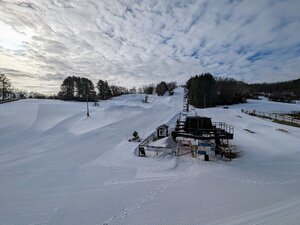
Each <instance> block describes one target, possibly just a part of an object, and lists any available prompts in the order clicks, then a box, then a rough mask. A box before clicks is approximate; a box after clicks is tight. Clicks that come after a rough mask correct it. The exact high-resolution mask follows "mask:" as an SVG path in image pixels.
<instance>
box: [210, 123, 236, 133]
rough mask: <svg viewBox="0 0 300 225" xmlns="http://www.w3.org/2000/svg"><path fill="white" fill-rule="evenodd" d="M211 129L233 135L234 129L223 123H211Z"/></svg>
mask: <svg viewBox="0 0 300 225" xmlns="http://www.w3.org/2000/svg"><path fill="white" fill-rule="evenodd" d="M212 125H213V127H215V128H217V129H221V130H224V131H226V132H227V133H229V134H234V127H233V126H231V125H229V124H227V123H224V122H212Z"/></svg>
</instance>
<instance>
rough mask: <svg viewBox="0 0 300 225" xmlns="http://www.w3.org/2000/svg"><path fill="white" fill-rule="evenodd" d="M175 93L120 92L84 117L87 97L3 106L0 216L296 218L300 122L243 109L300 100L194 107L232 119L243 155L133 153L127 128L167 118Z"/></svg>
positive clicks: (169, 220)
mask: <svg viewBox="0 0 300 225" xmlns="http://www.w3.org/2000/svg"><path fill="white" fill-rule="evenodd" d="M182 95H183V93H182V90H180V89H179V90H176V92H175V95H174V96H171V97H168V96H164V97H156V96H151V97H150V103H149V104H143V103H141V101H142V98H143V96H141V95H128V96H122V97H118V98H114V99H113V100H108V101H104V102H101V103H100V106H99V107H93V106H91V117H90V118H86V117H85V104H84V103H75V102H62V101H51V100H22V101H18V102H12V103H8V104H3V105H0V132H1V136H0V225H12V224H13V225H29V224H30V225H38V224H39V225H50V224H52V225H67V224H68V225H102V224H109V225H110V224H130V225H134V224H136V225H156V224H163V225H183V224H184V225H189V224H218V225H219V224H299V221H300V214H299V211H300V183H299V182H300V129H299V128H292V127H288V126H284V125H279V124H275V123H272V122H270V121H267V120H262V119H260V118H255V117H251V116H248V115H245V114H242V113H241V112H240V109H241V108H246V109H250V108H251V107H257V108H258V110H260V111H289V109H290V110H299V111H300V105H289V104H284V103H282V104H281V103H271V102H266V101H251V102H250V103H249V104H244V105H236V106H232V107H230V108H229V109H223V108H221V107H220V108H211V109H205V110H197V113H198V114H200V115H204V116H210V117H212V118H213V121H224V122H227V123H229V124H232V125H234V127H235V136H234V141H233V144H234V145H235V148H236V149H238V150H239V151H241V152H242V157H241V158H239V159H235V160H233V161H232V162H223V161H221V160H215V161H210V162H204V161H203V160H201V159H192V158H191V157H189V156H186V157H182V158H178V159H177V158H172V157H170V156H166V157H158V158H138V157H136V156H134V155H133V149H134V148H135V147H136V145H137V144H136V143H129V142H128V141H127V139H129V138H130V136H131V134H132V133H133V131H134V130H137V131H138V132H139V134H140V136H142V137H145V136H146V135H147V134H149V133H151V132H153V130H154V129H155V127H157V126H158V125H161V124H162V123H165V122H167V121H168V120H170V119H171V118H172V117H173V116H174V115H175V114H176V113H178V112H179V110H180V109H181V106H182ZM278 128H281V129H284V130H287V131H288V133H286V132H282V131H278V130H277V129H278ZM244 129H249V130H252V131H254V132H255V133H249V132H248V131H246V130H244Z"/></svg>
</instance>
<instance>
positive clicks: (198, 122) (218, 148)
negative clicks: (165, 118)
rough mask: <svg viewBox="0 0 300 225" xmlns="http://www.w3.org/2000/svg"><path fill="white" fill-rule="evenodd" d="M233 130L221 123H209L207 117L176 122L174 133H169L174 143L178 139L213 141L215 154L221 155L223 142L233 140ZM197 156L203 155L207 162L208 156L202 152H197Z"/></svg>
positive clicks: (196, 117)
mask: <svg viewBox="0 0 300 225" xmlns="http://www.w3.org/2000/svg"><path fill="white" fill-rule="evenodd" d="M233 134H234V128H233V126H231V125H228V124H226V123H223V122H211V118H209V117H201V116H187V117H186V118H185V120H184V121H180V120H178V121H177V125H176V128H175V131H173V132H172V133H171V136H172V137H173V139H174V141H177V139H178V138H181V139H182V138H190V139H194V140H199V141H202V142H203V143H204V142H206V141H214V144H215V147H214V152H215V154H221V155H222V154H223V151H222V146H223V145H224V142H227V145H228V140H230V139H233ZM197 153H198V154H203V155H204V156H205V160H208V156H207V155H206V154H204V152H202V151H198V152H197Z"/></svg>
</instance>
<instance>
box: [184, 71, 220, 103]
mask: <svg viewBox="0 0 300 225" xmlns="http://www.w3.org/2000/svg"><path fill="white" fill-rule="evenodd" d="M186 87H187V89H188V101H189V104H191V105H193V106H195V107H198V108H206V107H212V106H215V105H216V101H217V90H216V81H215V79H214V77H213V76H212V75H211V74H210V73H205V74H201V75H200V76H198V75H197V76H195V77H192V78H190V79H189V80H188V81H187V84H186Z"/></svg>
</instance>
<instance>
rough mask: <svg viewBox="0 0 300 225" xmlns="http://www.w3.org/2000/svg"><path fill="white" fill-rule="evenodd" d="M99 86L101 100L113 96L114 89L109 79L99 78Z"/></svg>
mask: <svg viewBox="0 0 300 225" xmlns="http://www.w3.org/2000/svg"><path fill="white" fill-rule="evenodd" d="M97 88H98V91H99V93H98V98H99V99H100V100H105V99H109V98H111V97H112V91H111V89H110V87H109V85H108V83H107V81H103V80H99V81H98V83H97Z"/></svg>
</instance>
